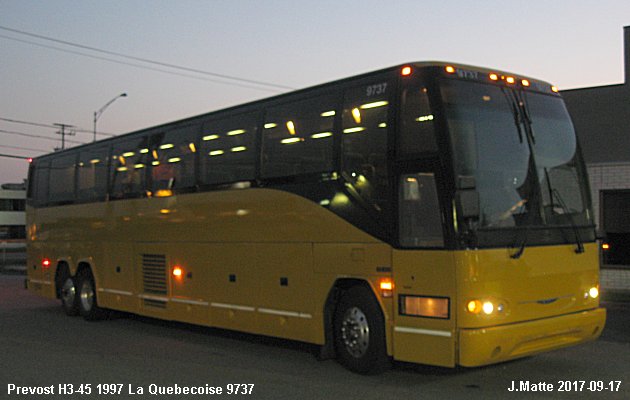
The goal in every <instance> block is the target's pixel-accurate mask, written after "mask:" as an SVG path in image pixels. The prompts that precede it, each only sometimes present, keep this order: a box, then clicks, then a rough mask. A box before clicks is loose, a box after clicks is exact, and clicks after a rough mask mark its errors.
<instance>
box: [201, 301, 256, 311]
mask: <svg viewBox="0 0 630 400" xmlns="http://www.w3.org/2000/svg"><path fill="white" fill-rule="evenodd" d="M210 305H211V306H212V307H216V308H227V309H229V310H238V311H256V308H254V307H249V306H239V305H237V304H225V303H210Z"/></svg>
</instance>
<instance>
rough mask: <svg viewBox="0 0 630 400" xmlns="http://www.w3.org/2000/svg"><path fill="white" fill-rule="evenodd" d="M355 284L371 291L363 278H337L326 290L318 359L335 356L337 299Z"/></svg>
mask: <svg viewBox="0 0 630 400" xmlns="http://www.w3.org/2000/svg"><path fill="white" fill-rule="evenodd" d="M356 286H363V287H365V288H367V289H368V290H370V292H373V290H372V288H371V287H370V285H369V283H368V282H367V281H365V280H363V279H356V278H341V279H337V280H336V281H335V283H334V285H333V286H332V288H331V289H330V291H329V292H328V297H327V298H326V304H325V305H324V345H323V346H322V347H321V349H320V353H319V359H321V360H328V359H331V358H335V357H336V354H335V338H334V326H333V325H334V317H335V311H336V310H337V305H338V304H339V299H341V296H342V295H343V293H344V292H346V291H347V290H349V289H350V288H353V287H356Z"/></svg>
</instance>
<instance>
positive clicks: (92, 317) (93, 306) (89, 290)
mask: <svg viewBox="0 0 630 400" xmlns="http://www.w3.org/2000/svg"><path fill="white" fill-rule="evenodd" d="M76 284H77V299H78V307H79V314H81V316H82V317H83V318H85V319H86V320H87V321H97V320H99V319H103V318H105V316H106V311H105V310H103V309H102V308H100V307H99V306H98V302H97V298H96V285H94V276H93V275H92V271H90V270H89V269H82V270H81V271H79V273H78V274H77V277H76Z"/></svg>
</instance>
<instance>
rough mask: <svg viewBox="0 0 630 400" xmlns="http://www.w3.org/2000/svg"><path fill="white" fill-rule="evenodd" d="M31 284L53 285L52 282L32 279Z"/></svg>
mask: <svg viewBox="0 0 630 400" xmlns="http://www.w3.org/2000/svg"><path fill="white" fill-rule="evenodd" d="M29 282H33V283H39V284H40V285H52V281H43V280H40V279H31V280H29Z"/></svg>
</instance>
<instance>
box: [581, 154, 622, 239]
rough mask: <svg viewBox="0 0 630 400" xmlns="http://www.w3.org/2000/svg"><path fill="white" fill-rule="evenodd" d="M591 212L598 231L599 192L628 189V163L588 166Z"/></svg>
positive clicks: (599, 214) (599, 226)
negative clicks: (591, 202) (591, 201)
mask: <svg viewBox="0 0 630 400" xmlns="http://www.w3.org/2000/svg"><path fill="white" fill-rule="evenodd" d="M587 168H588V177H589V180H590V182H591V196H592V198H593V211H594V213H595V222H596V224H597V227H598V229H599V228H601V221H600V219H601V214H602V213H601V208H600V201H601V191H602V190H621V189H630V162H625V163H597V164H595V163H594V164H589V165H587Z"/></svg>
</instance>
